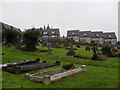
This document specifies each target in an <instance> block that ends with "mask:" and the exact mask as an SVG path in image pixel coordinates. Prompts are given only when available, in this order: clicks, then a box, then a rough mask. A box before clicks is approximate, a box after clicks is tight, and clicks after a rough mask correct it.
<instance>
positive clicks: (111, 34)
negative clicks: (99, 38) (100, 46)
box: [103, 32, 117, 39]
mask: <svg viewBox="0 0 120 90" xmlns="http://www.w3.org/2000/svg"><path fill="white" fill-rule="evenodd" d="M103 34H104V38H105V39H116V38H117V37H116V34H115V32H108V33H103Z"/></svg>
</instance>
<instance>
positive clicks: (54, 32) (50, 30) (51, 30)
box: [43, 26, 60, 36]
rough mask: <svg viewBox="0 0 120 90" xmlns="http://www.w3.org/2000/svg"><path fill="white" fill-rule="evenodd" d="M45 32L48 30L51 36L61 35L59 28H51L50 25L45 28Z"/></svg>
mask: <svg viewBox="0 0 120 90" xmlns="http://www.w3.org/2000/svg"><path fill="white" fill-rule="evenodd" d="M43 32H47V33H48V34H47V35H49V36H51V35H60V32H59V28H54V29H50V27H49V26H48V27H47V28H46V29H44V30H43Z"/></svg>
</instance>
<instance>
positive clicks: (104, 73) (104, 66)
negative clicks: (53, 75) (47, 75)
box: [2, 46, 118, 88]
mask: <svg viewBox="0 0 120 90" xmlns="http://www.w3.org/2000/svg"><path fill="white" fill-rule="evenodd" d="M37 48H40V49H47V48H46V47H41V46H37ZM52 49H53V53H54V55H46V54H45V53H41V52H27V51H20V50H17V49H15V48H14V47H5V46H4V47H3V48H2V50H3V52H5V55H3V56H2V63H8V62H15V61H21V60H26V59H35V58H40V59H41V61H44V60H46V61H51V62H54V61H56V60H60V61H61V65H60V66H55V67H50V68H45V69H39V70H36V71H31V72H28V73H38V72H43V71H47V70H51V69H56V68H59V67H61V66H62V65H64V64H66V63H70V62H71V63H74V64H75V66H80V65H82V64H85V65H86V67H87V71H86V72H82V73H80V74H78V75H75V76H73V77H68V78H66V79H63V80H61V81H58V82H55V83H52V84H50V85H48V86H46V85H44V84H43V83H35V82H32V81H30V80H29V79H26V78H25V77H24V74H25V73H24V74H20V75H15V74H11V73H8V72H5V71H3V72H2V75H3V76H2V77H3V78H2V79H3V81H2V87H3V88H117V87H118V58H107V59H106V60H105V61H92V60H87V59H86V60H85V59H78V58H74V57H70V56H67V55H66V53H67V51H68V50H66V49H63V48H52ZM75 52H76V53H77V54H79V55H84V56H88V55H92V54H93V52H92V51H86V50H85V46H82V47H81V48H79V49H78V50H76V51H75Z"/></svg>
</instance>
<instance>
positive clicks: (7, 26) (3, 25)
mask: <svg viewBox="0 0 120 90" xmlns="http://www.w3.org/2000/svg"><path fill="white" fill-rule="evenodd" d="M0 24H1V26H2V30H3V29H9V30H11V29H12V30H16V31H18V32H21V30H20V29H19V28H16V27H13V26H11V25H8V24H5V23H2V22H0Z"/></svg>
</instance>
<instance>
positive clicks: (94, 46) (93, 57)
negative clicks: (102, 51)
mask: <svg viewBox="0 0 120 90" xmlns="http://www.w3.org/2000/svg"><path fill="white" fill-rule="evenodd" d="M92 46H93V52H94V54H93V56H92V60H100V57H99V55H98V54H97V52H96V43H95V42H94V41H92Z"/></svg>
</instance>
